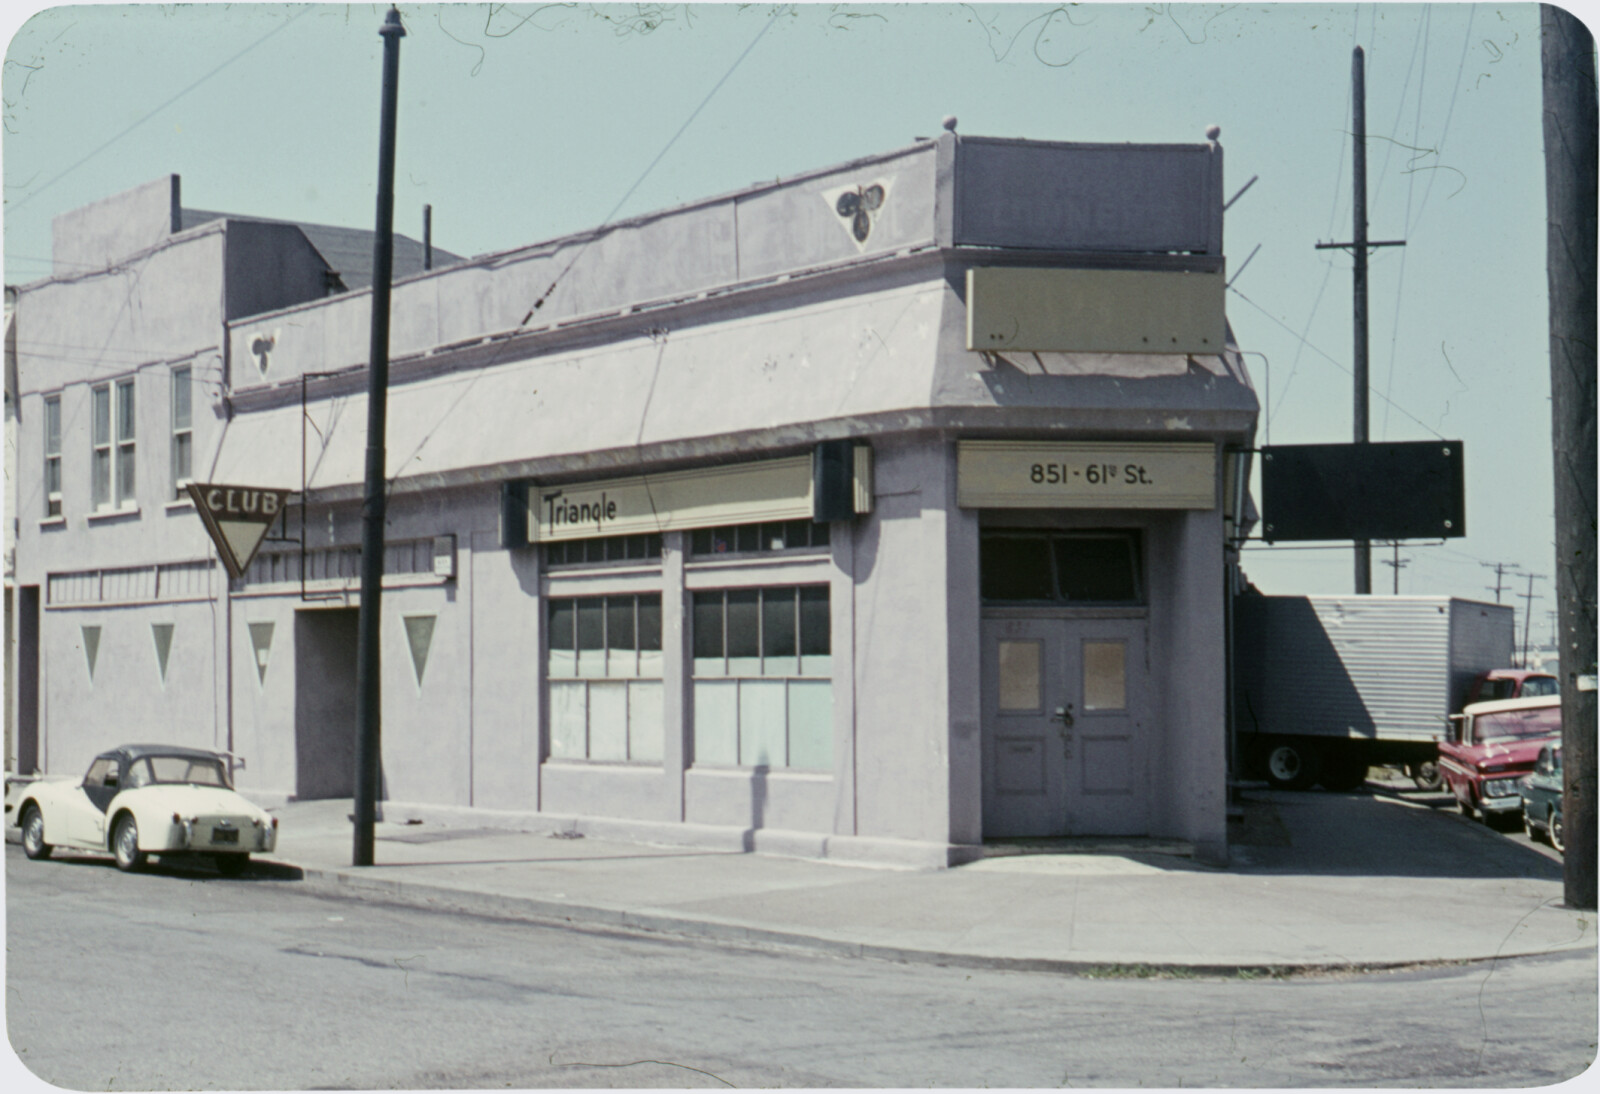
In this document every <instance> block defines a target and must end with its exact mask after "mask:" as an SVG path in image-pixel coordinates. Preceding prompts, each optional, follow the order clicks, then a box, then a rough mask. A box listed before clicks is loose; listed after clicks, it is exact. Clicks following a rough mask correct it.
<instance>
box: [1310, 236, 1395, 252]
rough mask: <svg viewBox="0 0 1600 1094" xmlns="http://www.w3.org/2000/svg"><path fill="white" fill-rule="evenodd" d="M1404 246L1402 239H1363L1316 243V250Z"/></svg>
mask: <svg viewBox="0 0 1600 1094" xmlns="http://www.w3.org/2000/svg"><path fill="white" fill-rule="evenodd" d="M1405 245H1406V241H1405V240H1403V239H1364V240H1362V241H1361V242H1359V243H1318V244H1317V250H1319V251H1332V250H1340V249H1349V248H1351V247H1404V246H1405Z"/></svg>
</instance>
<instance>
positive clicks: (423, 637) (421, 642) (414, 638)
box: [405, 615, 438, 687]
mask: <svg viewBox="0 0 1600 1094" xmlns="http://www.w3.org/2000/svg"><path fill="white" fill-rule="evenodd" d="M437 618H438V617H437V616H432V615H408V616H406V617H405V620H406V642H407V643H408V644H409V645H410V646H411V667H412V668H414V669H416V670H417V686H418V687H421V686H422V670H423V669H425V668H427V667H428V650H429V649H430V648H431V647H432V646H433V623H434V620H435V619H437Z"/></svg>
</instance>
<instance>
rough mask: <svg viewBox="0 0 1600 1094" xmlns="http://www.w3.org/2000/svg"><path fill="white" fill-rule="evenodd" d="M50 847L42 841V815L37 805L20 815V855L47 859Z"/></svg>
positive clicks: (31, 806)
mask: <svg viewBox="0 0 1600 1094" xmlns="http://www.w3.org/2000/svg"><path fill="white" fill-rule="evenodd" d="M51 850H53V848H51V846H50V845H49V844H48V843H46V842H45V841H44V814H43V813H41V812H40V811H39V807H38V806H37V805H30V806H28V808H27V809H25V810H24V811H23V813H22V853H23V854H25V855H27V856H28V857H29V858H36V859H37V858H49V857H50V852H51Z"/></svg>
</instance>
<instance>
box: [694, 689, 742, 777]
mask: <svg viewBox="0 0 1600 1094" xmlns="http://www.w3.org/2000/svg"><path fill="white" fill-rule="evenodd" d="M694 762H695V763H697V764H728V765H730V766H731V765H733V764H736V763H738V762H739V685H738V683H737V682H736V681H733V680H716V681H702V680H696V681H695V685H694Z"/></svg>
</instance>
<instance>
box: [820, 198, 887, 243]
mask: <svg viewBox="0 0 1600 1094" xmlns="http://www.w3.org/2000/svg"><path fill="white" fill-rule="evenodd" d="M885 196H886V195H885V191H884V188H883V186H882V185H880V184H878V183H873V184H872V185H871V186H857V187H856V188H855V189H854V190H846V191H845V192H844V193H842V194H840V195H839V199H838V200H837V201H836V202H834V206H833V210H834V212H836V213H838V214H839V215H840V216H841V217H843V218H844V219H845V220H847V221H849V222H850V234H851V235H853V236H855V239H856V242H857V243H865V242H866V241H867V236H868V235H870V234H871V233H872V214H873V213H875V212H877V211H878V210H879V209H881V208H883V199H884V197H885Z"/></svg>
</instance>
